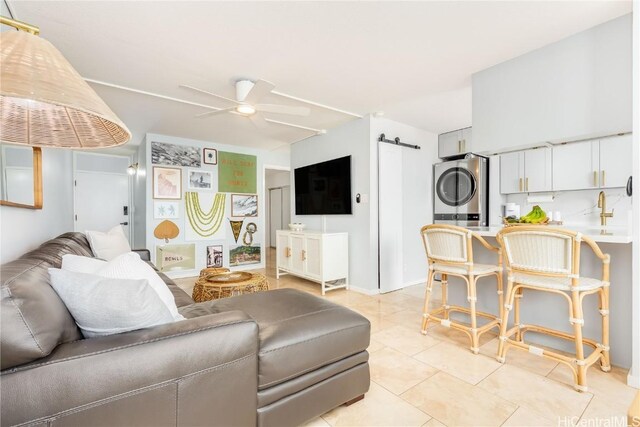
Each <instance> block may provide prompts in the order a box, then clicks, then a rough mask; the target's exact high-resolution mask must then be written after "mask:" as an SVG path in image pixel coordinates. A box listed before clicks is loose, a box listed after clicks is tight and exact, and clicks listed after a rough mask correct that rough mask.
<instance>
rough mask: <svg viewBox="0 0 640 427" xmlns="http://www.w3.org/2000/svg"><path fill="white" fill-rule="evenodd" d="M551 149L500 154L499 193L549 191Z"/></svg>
mask: <svg viewBox="0 0 640 427" xmlns="http://www.w3.org/2000/svg"><path fill="white" fill-rule="evenodd" d="M551 156H552V153H551V149H549V148H546V147H543V148H537V149H533V150H525V151H517V152H513V153H506V154H502V155H501V156H500V193H502V194H512V193H535V192H541V191H551V189H552V186H551V182H552V170H551V168H552V161H551Z"/></svg>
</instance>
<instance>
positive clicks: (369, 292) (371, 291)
mask: <svg viewBox="0 0 640 427" xmlns="http://www.w3.org/2000/svg"><path fill="white" fill-rule="evenodd" d="M349 290H350V291H354V292H358V293H359V294H365V295H378V294H379V293H380V290H379V289H365V288H360V287H358V286H353V285H349Z"/></svg>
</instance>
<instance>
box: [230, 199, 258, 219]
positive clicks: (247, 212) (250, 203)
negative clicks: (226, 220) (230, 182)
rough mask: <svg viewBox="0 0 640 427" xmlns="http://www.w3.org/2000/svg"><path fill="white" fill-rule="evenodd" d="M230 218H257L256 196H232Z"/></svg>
mask: <svg viewBox="0 0 640 427" xmlns="http://www.w3.org/2000/svg"><path fill="white" fill-rule="evenodd" d="M231 216H258V195H257V194H232V195H231Z"/></svg>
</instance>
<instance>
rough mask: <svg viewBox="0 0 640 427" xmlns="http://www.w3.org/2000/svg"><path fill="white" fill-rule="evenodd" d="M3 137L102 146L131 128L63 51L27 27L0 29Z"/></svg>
mask: <svg viewBox="0 0 640 427" xmlns="http://www.w3.org/2000/svg"><path fill="white" fill-rule="evenodd" d="M0 69H1V73H0V139H1V140H2V142H7V143H11V144H23V145H30V146H38V147H65V148H76V149H82V148H104V147H113V146H117V145H121V144H124V143H125V142H127V141H129V139H131V133H130V132H129V130H128V129H127V127H126V126H125V125H124V123H122V122H121V121H120V119H118V117H117V116H116V115H115V114H114V113H113V111H111V109H110V108H109V107H108V106H107V104H105V103H104V101H103V100H102V99H101V98H100V97H99V96H98V94H97V93H96V92H95V91H94V90H93V89H92V88H91V87H90V86H89V85H88V84H87V82H85V81H84V79H83V78H82V77H81V76H80V74H78V72H77V71H76V70H75V69H74V68H73V67H72V66H71V64H69V62H68V61H67V60H66V59H65V58H64V56H62V54H61V53H60V52H59V51H58V50H57V49H56V48H55V47H53V45H52V44H51V43H49V42H48V41H47V40H45V39H43V38H41V37H38V36H35V35H33V34H30V33H27V32H25V31H4V32H2V33H0Z"/></svg>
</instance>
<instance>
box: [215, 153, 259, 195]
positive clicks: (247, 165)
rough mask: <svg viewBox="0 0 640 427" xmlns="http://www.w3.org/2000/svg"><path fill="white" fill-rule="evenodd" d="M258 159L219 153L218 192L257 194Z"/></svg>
mask: <svg viewBox="0 0 640 427" xmlns="http://www.w3.org/2000/svg"><path fill="white" fill-rule="evenodd" d="M256 164H257V157H256V156H252V155H249V154H238V153H229V152H226V151H219V152H218V191H219V192H221V193H251V194H255V193H256V187H257V183H256V177H257V175H256Z"/></svg>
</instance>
